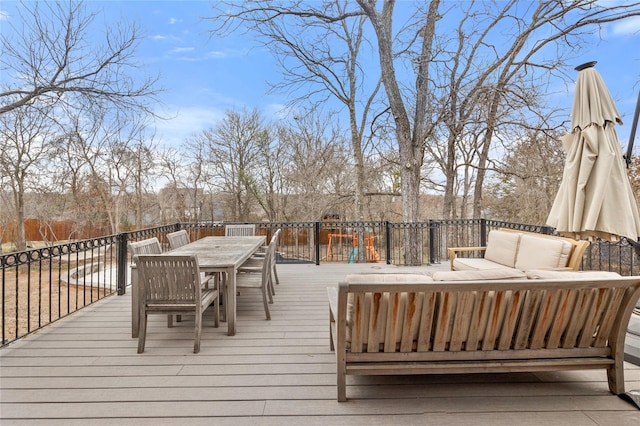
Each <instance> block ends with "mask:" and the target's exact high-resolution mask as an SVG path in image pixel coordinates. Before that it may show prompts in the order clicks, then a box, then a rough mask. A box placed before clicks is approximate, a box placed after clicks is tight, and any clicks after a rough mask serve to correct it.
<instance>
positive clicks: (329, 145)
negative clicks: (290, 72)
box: [279, 110, 353, 220]
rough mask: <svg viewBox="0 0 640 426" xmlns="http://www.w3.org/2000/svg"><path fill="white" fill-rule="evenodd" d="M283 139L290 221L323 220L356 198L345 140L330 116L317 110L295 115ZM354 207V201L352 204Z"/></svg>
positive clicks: (283, 134)
mask: <svg viewBox="0 0 640 426" xmlns="http://www.w3.org/2000/svg"><path fill="white" fill-rule="evenodd" d="M294 121H295V123H292V124H293V125H292V126H291V127H289V128H287V129H281V131H280V134H279V138H280V140H281V143H285V144H286V145H287V146H288V147H289V149H290V151H289V161H288V166H287V169H286V179H287V186H288V191H289V192H288V196H289V201H288V203H287V207H288V208H287V210H286V212H285V216H286V219H287V220H319V219H320V218H321V217H322V215H323V214H324V213H326V212H327V210H330V209H335V208H337V206H339V205H344V202H345V200H352V197H351V195H350V194H351V193H352V192H353V184H352V183H351V179H352V176H353V174H352V172H351V170H349V164H348V163H349V162H348V156H347V155H346V152H345V149H344V143H345V140H344V138H343V137H342V136H341V134H340V132H339V130H338V129H336V128H333V127H332V124H334V123H333V122H332V121H331V119H330V118H327V117H326V116H325V117H321V116H319V115H317V114H315V113H314V111H313V110H310V111H305V112H304V113H303V114H300V116H296V117H295V120H294ZM351 206H352V204H351Z"/></svg>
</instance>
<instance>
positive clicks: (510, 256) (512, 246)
mask: <svg viewBox="0 0 640 426" xmlns="http://www.w3.org/2000/svg"><path fill="white" fill-rule="evenodd" d="M521 235H522V234H520V233H518V232H507V231H499V230H496V229H494V230H493V231H491V232H489V239H488V241H487V250H486V251H485V253H484V258H485V259H487V260H490V261H492V262H496V263H499V264H501V265H504V266H508V267H510V268H514V267H515V264H516V254H517V253H518V245H519V242H520V237H521Z"/></svg>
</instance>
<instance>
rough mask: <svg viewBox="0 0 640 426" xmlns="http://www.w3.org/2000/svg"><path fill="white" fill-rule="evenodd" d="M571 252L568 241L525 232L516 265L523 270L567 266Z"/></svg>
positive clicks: (521, 239)
mask: <svg viewBox="0 0 640 426" xmlns="http://www.w3.org/2000/svg"><path fill="white" fill-rule="evenodd" d="M570 254H571V244H570V243H568V242H567V241H563V240H556V239H551V238H545V237H536V236H535V235H526V234H523V235H522V238H520V246H519V247H518V256H517V257H516V265H515V266H516V268H518V269H520V270H521V271H526V270H528V269H553V268H562V267H565V266H567V261H568V260H569V255H570Z"/></svg>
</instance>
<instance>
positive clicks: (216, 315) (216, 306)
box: [213, 290, 220, 328]
mask: <svg viewBox="0 0 640 426" xmlns="http://www.w3.org/2000/svg"><path fill="white" fill-rule="evenodd" d="M213 325H214V326H215V327H216V328H218V327H219V326H220V290H218V297H216V300H214V301H213Z"/></svg>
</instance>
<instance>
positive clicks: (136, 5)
mask: <svg viewBox="0 0 640 426" xmlns="http://www.w3.org/2000/svg"><path fill="white" fill-rule="evenodd" d="M18 6H19V3H17V2H15V1H13V0H0V12H2V13H4V19H10V17H11V15H12V11H14V10H15V7H18ZM90 6H91V8H92V9H95V10H100V11H102V14H101V15H100V17H101V18H102V19H104V21H105V22H114V21H117V19H118V18H119V17H120V16H123V17H126V19H127V20H133V21H136V22H137V23H138V24H139V26H140V28H141V31H142V34H143V35H144V36H145V38H144V40H143V42H142V44H141V46H140V49H139V59H140V61H141V62H143V63H145V64H146V67H145V68H146V70H147V71H148V72H149V73H151V74H159V75H160V78H161V85H162V86H163V87H164V88H165V89H166V91H165V92H164V93H163V94H162V100H163V103H164V106H163V110H162V111H161V112H162V113H163V114H164V115H166V116H175V117H176V118H175V119H172V120H170V121H164V122H162V121H161V122H158V130H157V134H156V136H157V137H158V138H160V139H162V140H163V141H164V143H173V142H178V141H180V140H183V139H185V138H187V137H189V136H190V135H192V134H194V133H197V132H198V131H200V130H202V129H205V128H208V127H211V126H213V125H215V123H216V122H217V121H218V120H219V119H220V118H221V117H222V116H223V114H224V111H225V110H227V109H235V110H239V109H241V108H243V107H245V106H246V107H247V108H249V109H251V108H254V107H257V108H258V109H260V110H261V111H262V112H263V113H264V114H265V115H266V116H267V117H270V118H277V117H279V113H281V112H282V111H283V108H284V105H285V104H286V102H287V99H286V97H285V95H278V94H271V95H268V94H267V93H266V92H267V89H268V85H267V83H266V82H267V81H277V80H278V78H279V76H278V72H277V69H276V67H275V61H274V60H273V59H272V57H271V55H270V53H269V52H268V51H266V50H264V49H262V48H259V47H256V45H255V43H254V42H253V41H252V40H251V39H250V38H249V36H243V35H242V34H237V35H233V36H230V37H226V38H213V39H212V38H210V37H209V33H208V31H209V30H210V29H211V23H210V22H207V21H203V20H201V19H200V18H201V17H203V16H210V15H211V14H212V9H211V6H210V4H209V2H208V1H202V0H201V1H175V0H174V1H168V0H167V1H98V0H92V1H90ZM397 7H402V2H399V4H398V6H397ZM99 19H100V18H99ZM1 24H2V21H1V20H0V25H1ZM601 37H602V39H603V41H599V40H598V39H597V38H596V37H593V38H592V39H591V41H590V42H589V43H587V45H585V46H581V50H582V51H581V52H578V51H576V55H577V56H576V59H575V64H576V65H578V64H580V63H582V62H587V61H590V60H597V61H598V65H597V69H598V70H599V71H600V73H601V74H602V76H603V78H604V80H605V82H606V83H607V85H608V86H609V89H610V91H611V93H612V96H613V97H614V99H615V101H616V104H617V106H618V109H619V111H620V113H621V114H622V116H623V120H624V121H625V125H624V126H619V127H618V134H619V136H620V142H621V145H622V146H623V149H626V146H627V142H628V137H629V136H628V135H629V129H630V127H631V121H632V116H633V112H634V109H635V105H636V100H637V96H638V91H639V90H640V18H639V19H635V20H632V21H629V22H625V23H618V24H611V25H608V26H606V27H604V28H603V30H602V32H601ZM551 90H552V91H553V92H554V93H555V95H554V97H555V98H556V100H557V101H558V104H559V105H560V106H561V107H562V108H563V110H564V109H566V116H567V119H569V117H570V113H571V102H572V98H573V87H568V86H567V85H566V84H565V83H564V82H562V81H560V80H558V83H557V86H556V87H552V88H551ZM637 140H638V139H636V141H637ZM636 145H640V143H636ZM636 152H638V150H636Z"/></svg>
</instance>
